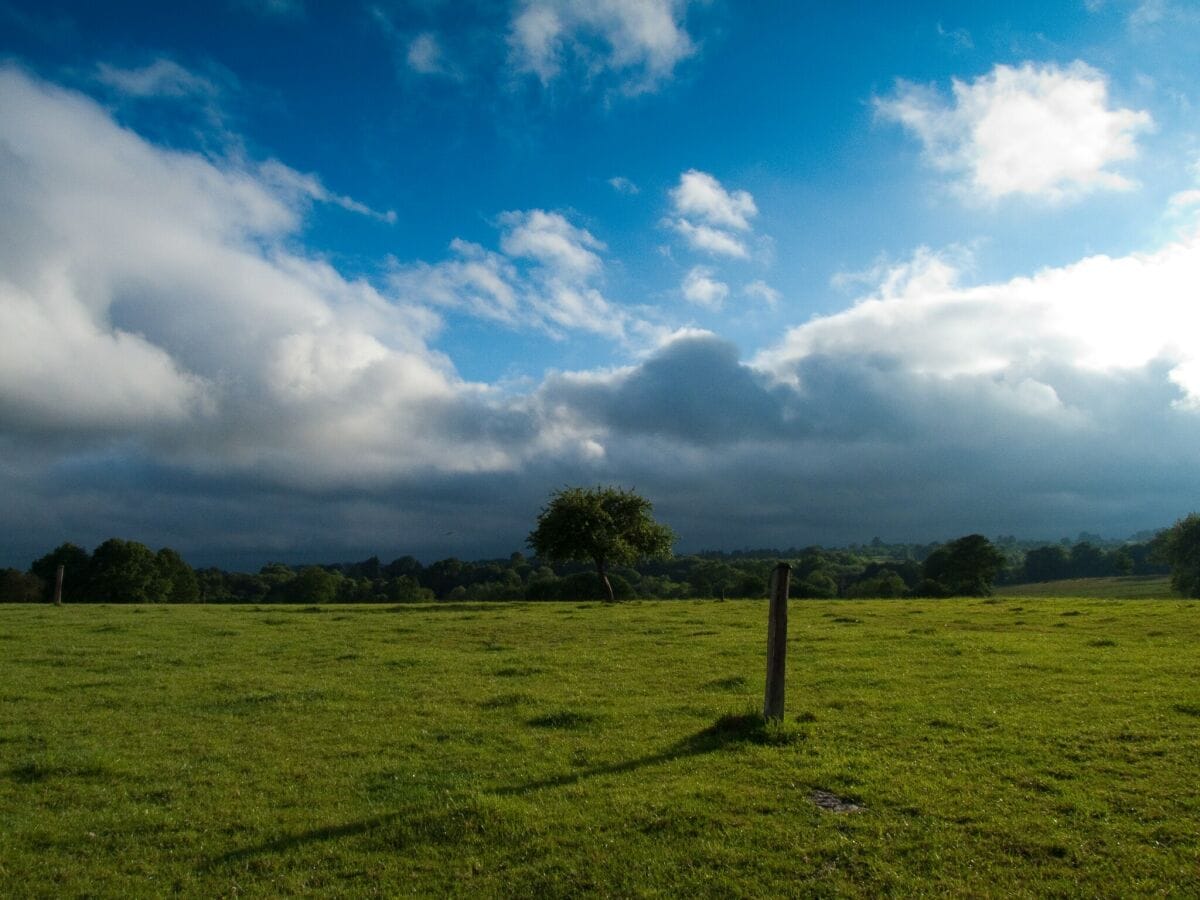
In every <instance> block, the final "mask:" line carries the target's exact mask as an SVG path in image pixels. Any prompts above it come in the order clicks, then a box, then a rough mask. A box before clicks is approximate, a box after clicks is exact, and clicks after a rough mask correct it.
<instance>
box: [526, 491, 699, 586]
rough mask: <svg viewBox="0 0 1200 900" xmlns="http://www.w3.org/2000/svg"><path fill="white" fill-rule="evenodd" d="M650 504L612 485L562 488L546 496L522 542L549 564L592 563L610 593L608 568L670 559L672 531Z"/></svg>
mask: <svg viewBox="0 0 1200 900" xmlns="http://www.w3.org/2000/svg"><path fill="white" fill-rule="evenodd" d="M652 508H653V507H652V506H651V504H650V501H649V500H647V499H646V498H645V497H641V496H639V495H638V494H636V493H635V492H634V491H627V490H624V489H622V488H615V487H595V488H577V487H569V488H563V489H562V490H560V491H556V492H555V493H554V494H551V495H550V502H549V503H547V504H546V506H545V507H544V508H543V509H542V511H541V513H540V514H539V515H538V519H537V527H536V528H535V529H533V531H531V532H530V533H529V538H528V539H527V541H526V543H528V544H529V547H530V548H531V549H532V550H533V552H534V553H536V554H537V555H538V556H540V557H542V558H543V559H546V560H549V561H550V562H562V561H566V560H579V561H581V562H586V561H587V560H591V561H592V562H593V563H595V565H596V574H597V575H598V576H599V577H600V583H601V584H602V585H603V586H604V591H605V593H606V594H607V595H608V602H609V603H613V602H615V598H614V597H613V589H612V585H611V584H609V581H608V571H607V570H608V566H610V565H633V564H634V563H636V562H637V561H638V560H640V559H654V558H663V557H667V556H670V555H671V545H672V544H674V543H675V533H674V532H673V531H671V529H670V528H668V527H667V526H666V525H660V524H659V523H657V522H655V521H654V519H653V517H652V516H651V515H650V512H651V510H652Z"/></svg>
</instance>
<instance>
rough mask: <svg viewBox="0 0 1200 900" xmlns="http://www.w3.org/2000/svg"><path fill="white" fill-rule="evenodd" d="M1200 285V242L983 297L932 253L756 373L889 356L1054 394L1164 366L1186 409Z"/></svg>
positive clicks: (1102, 262)
mask: <svg viewBox="0 0 1200 900" xmlns="http://www.w3.org/2000/svg"><path fill="white" fill-rule="evenodd" d="M1196 284H1200V236H1192V237H1191V238H1189V239H1187V240H1184V241H1180V242H1177V243H1173V244H1170V245H1168V246H1166V247H1164V248H1163V249H1161V250H1159V251H1157V252H1155V253H1148V254H1134V255H1130V256H1126V257H1118V258H1113V257H1108V256H1093V257H1088V258H1086V259H1083V260H1080V261H1079V262H1077V263H1074V264H1072V265H1069V266H1063V267H1059V268H1050V269H1044V270H1042V271H1040V272H1038V273H1037V274H1035V275H1032V276H1028V277H1022V278H1015V279H1013V280H1011V281H1008V282H1002V283H997V284H983V285H978V286H974V287H964V286H961V285H960V284H959V272H958V270H957V268H956V267H955V266H954V265H953V264H952V263H950V262H948V261H947V260H945V259H943V258H941V257H939V256H938V255H937V254H934V253H931V252H929V251H926V250H923V251H920V252H919V253H917V255H916V256H915V257H914V258H913V259H912V261H910V262H909V263H906V264H903V265H900V266H896V267H894V268H893V269H892V270H890V271H889V272H888V273H886V275H885V277H884V278H883V280H882V281H881V283H880V285H879V286H878V288H877V289H876V290H875V292H874V293H872V294H869V295H867V296H866V297H863V298H862V299H860V300H859V301H858V303H857V304H856V305H855V306H854V307H853V308H852V309H849V310H847V311H845V312H843V313H839V314H837V315H833V316H829V317H826V318H819V319H815V320H813V321H812V322H809V323H807V324H805V325H802V326H800V327H798V328H795V329H793V330H792V331H790V332H789V333H788V334H787V336H786V337H785V338H784V340H783V341H782V342H781V343H780V344H779V345H778V346H777V347H774V348H772V349H770V350H767V351H764V352H763V353H761V354H760V355H759V357H758V359H757V361H756V365H759V366H761V367H763V368H764V369H767V370H770V371H772V372H774V373H775V374H776V375H777V376H778V377H780V378H782V379H784V380H790V381H793V382H794V381H795V379H796V375H795V368H794V367H795V365H796V364H797V363H798V362H799V361H801V360H803V359H806V358H810V357H821V356H830V355H832V356H835V357H839V358H852V357H862V358H883V359H887V360H890V361H892V364H893V365H895V366H898V367H899V368H900V369H901V370H903V371H905V372H909V373H912V374H913V375H916V376H922V377H926V376H927V377H933V378H939V379H954V378H958V377H986V378H991V379H998V380H999V381H1003V382H1004V383H1008V384H1019V385H1024V386H1025V388H1024V389H1026V390H1028V389H1030V388H1031V387H1034V386H1038V390H1040V391H1043V393H1044V394H1045V395H1046V396H1049V393H1048V392H1051V391H1054V390H1055V389H1056V388H1055V382H1056V380H1059V381H1060V382H1061V381H1065V380H1069V377H1070V376H1069V375H1067V376H1064V373H1072V372H1076V373H1114V372H1132V371H1139V370H1142V369H1145V368H1146V367H1147V366H1151V365H1156V364H1160V365H1163V366H1165V367H1166V368H1165V370H1166V372H1167V373H1168V377H1169V378H1170V380H1171V381H1172V382H1173V383H1174V384H1175V385H1176V386H1177V387H1178V389H1179V390H1180V391H1181V392H1182V393H1181V396H1180V397H1179V398H1178V399H1179V403H1180V405H1181V406H1185V405H1195V404H1196V403H1197V401H1198V400H1200V368H1198V367H1197V365H1196V363H1197V360H1200V305H1198V304H1197V303H1196V302H1195V285H1196ZM1055 373H1057V374H1055Z"/></svg>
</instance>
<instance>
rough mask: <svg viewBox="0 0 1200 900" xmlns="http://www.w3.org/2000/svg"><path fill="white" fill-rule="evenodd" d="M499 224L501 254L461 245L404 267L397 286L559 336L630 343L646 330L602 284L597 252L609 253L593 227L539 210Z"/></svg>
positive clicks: (507, 216)
mask: <svg viewBox="0 0 1200 900" xmlns="http://www.w3.org/2000/svg"><path fill="white" fill-rule="evenodd" d="M499 224H500V226H501V229H502V231H501V236H500V249H501V250H502V251H503V252H502V253H495V252H492V251H488V250H486V249H484V248H483V247H480V246H479V245H477V244H472V243H468V242H466V241H461V240H455V241H454V242H453V243H452V244H451V249H452V250H453V251H454V253H455V254H456V257H457V258H455V259H449V260H445V261H443V262H440V263H436V264H433V265H430V264H428V263H417V264H414V265H409V266H401V267H399V268H398V269H397V270H396V271H395V272H394V273H393V275H392V284H393V286H394V288H395V289H396V290H397V291H399V292H400V293H401V294H402V295H403V296H406V297H409V298H411V299H413V300H415V301H418V302H422V303H431V304H434V305H439V306H444V307H449V308H455V309H462V310H465V311H467V312H469V313H470V314H471V315H474V316H479V317H481V318H485V319H491V320H494V321H498V322H502V323H503V324H505V325H507V326H509V327H511V328H536V329H540V330H542V331H545V332H547V333H548V334H550V335H552V336H554V337H561V336H562V334H563V332H564V331H574V330H582V331H588V332H592V333H595V334H600V335H604V336H606V337H610V338H614V339H624V338H625V337H626V336H627V334H628V330H629V329H630V328H640V323H638V322H636V321H635V320H634V319H633V318H632V317H630V316H629V315H628V314H627V313H626V312H625V311H624V310H622V309H621V308H619V307H617V306H615V305H613V304H612V303H610V302H609V301H608V300H607V299H606V298H605V297H604V295H603V294H602V293H601V291H600V290H599V288H598V287H597V286H596V282H597V281H598V280H599V279H600V278H601V277H602V275H603V267H604V266H603V261H602V260H601V259H600V257H599V255H598V254H597V252H596V251H602V250H604V249H605V247H604V244H603V242H601V241H600V240H598V239H597V238H595V237H594V236H593V235H592V234H591V233H590V232H589V231H587V229H584V228H578V227H576V226H574V225H572V224H571V223H570V222H569V221H567V219H566V217H565V216H563V215H562V214H561V213H557V212H547V211H545V210H540V209H534V210H523V211H512V212H506V213H503V214H502V215H501V216H500V217H499Z"/></svg>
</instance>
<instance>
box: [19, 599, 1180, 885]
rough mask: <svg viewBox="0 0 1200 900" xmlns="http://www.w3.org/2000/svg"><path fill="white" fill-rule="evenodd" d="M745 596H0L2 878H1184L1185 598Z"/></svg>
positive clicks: (512, 881) (1005, 881)
mask: <svg viewBox="0 0 1200 900" xmlns="http://www.w3.org/2000/svg"><path fill="white" fill-rule="evenodd" d="M765 620H766V605H765V603H761V602H726V603H721V602H714V601H704V602H661V603H651V602H646V603H642V602H635V603H627V604H621V605H618V606H616V607H606V606H603V605H599V604H497V605H485V606H480V605H475V606H472V605H450V604H447V605H439V606H404V607H324V608H302V607H266V608H254V607H224V608H223V607H99V606H68V607H64V608H62V609H54V608H51V607H45V606H39V607H29V606H25V607H21V606H6V607H0V896H4V897H38V896H45V897H72V896H97V897H143V896H144V897H157V896H163V895H167V894H182V895H185V896H194V897H215V896H233V895H237V896H262V897H269V896H280V895H289V894H315V893H319V894H327V895H337V896H397V895H403V896H409V895H430V896H443V895H464V896H467V895H469V896H485V897H486V896H495V897H510V896H578V895H580V894H599V895H611V896H654V895H659V896H662V895H671V896H686V897H704V896H720V897H729V896H734V897H737V896H744V897H761V896H807V895H815V896H830V895H844V896H861V897H877V896H881V895H888V894H901V895H913V894H938V895H944V894H955V895H971V896H984V897H986V896H995V897H1012V896H1017V897H1020V896H1045V895H1083V896H1099V895H1103V896H1127V897H1128V896H1147V895H1156V894H1163V895H1171V894H1173V895H1176V896H1196V895H1197V894H1200V851H1198V849H1197V848H1200V785H1198V782H1197V778H1196V773H1197V772H1198V771H1200V692H1198V689H1197V684H1198V683H1200V603H1188V602H1183V601H1178V600H1173V601H1139V602H1114V601H1097V600H1086V599H1059V600H1053V599H1047V600H1028V599H1025V598H1020V599H989V600H982V601H980V600H970V601H967V600H953V601H927V602H916V601H840V602H839V601H830V602H824V601H793V603H792V604H791V627H790V642H789V658H788V687H787V692H788V693H787V710H788V715H787V718H786V720H785V722H784V723H783V724H782V725H774V724H772V725H771V726H764V724H763V723H762V722H761V720H760V719H759V718H758V717H757V716H756V715H754V714H753V712H754V710H756V709H757V708H759V706H760V704H761V697H762V678H763V668H764V650H765V642H766V638H765V631H766V628H765V624H766V622H765ZM846 804H852V805H853V806H856V807H860V808H859V809H857V810H856V811H848V812H847V811H838V809H839V808H840V809H846V808H847V806H846Z"/></svg>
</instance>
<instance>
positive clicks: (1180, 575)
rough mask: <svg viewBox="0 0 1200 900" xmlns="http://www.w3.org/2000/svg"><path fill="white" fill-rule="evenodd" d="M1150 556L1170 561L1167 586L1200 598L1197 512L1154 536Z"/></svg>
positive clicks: (1199, 542)
mask: <svg viewBox="0 0 1200 900" xmlns="http://www.w3.org/2000/svg"><path fill="white" fill-rule="evenodd" d="M1154 555H1155V556H1156V557H1157V558H1159V559H1161V560H1162V561H1163V562H1166V563H1170V564H1171V587H1173V588H1174V589H1175V590H1177V591H1178V592H1179V593H1181V594H1183V596H1185V597H1193V598H1200V514H1197V513H1192V514H1191V515H1190V516H1188V517H1187V518H1184V519H1180V520H1179V521H1178V522H1176V523H1175V524H1174V525H1172V526H1171V527H1170V528H1168V529H1167V530H1166V531H1163V532H1161V533H1160V534H1159V535H1158V536H1157V537H1156V538H1155V539H1154Z"/></svg>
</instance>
